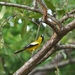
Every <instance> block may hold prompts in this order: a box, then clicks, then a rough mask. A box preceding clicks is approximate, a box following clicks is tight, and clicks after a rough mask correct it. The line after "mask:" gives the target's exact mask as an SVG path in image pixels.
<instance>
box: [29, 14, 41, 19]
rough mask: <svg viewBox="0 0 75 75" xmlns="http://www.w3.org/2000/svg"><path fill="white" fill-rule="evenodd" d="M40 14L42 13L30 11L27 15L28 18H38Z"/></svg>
mask: <svg viewBox="0 0 75 75" xmlns="http://www.w3.org/2000/svg"><path fill="white" fill-rule="evenodd" d="M41 16H42V15H41V14H39V13H30V15H29V17H30V18H35V19H37V18H40V17H41Z"/></svg>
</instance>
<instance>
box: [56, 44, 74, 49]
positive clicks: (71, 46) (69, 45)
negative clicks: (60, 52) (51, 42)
mask: <svg viewBox="0 0 75 75" xmlns="http://www.w3.org/2000/svg"><path fill="white" fill-rule="evenodd" d="M57 48H58V49H75V44H66V45H57Z"/></svg>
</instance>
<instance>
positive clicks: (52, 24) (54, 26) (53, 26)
mask: <svg viewBox="0 0 75 75" xmlns="http://www.w3.org/2000/svg"><path fill="white" fill-rule="evenodd" d="M39 3H40V2H39ZM0 5H2V6H10V7H17V8H22V9H26V10H29V11H33V12H37V13H40V14H43V12H42V11H40V10H39V9H35V8H34V7H29V6H25V5H20V4H13V3H7V2H0ZM43 7H44V9H43V11H44V13H45V14H44V16H43V18H44V19H45V17H48V18H50V19H51V20H52V21H53V22H54V23H51V22H49V23H48V21H46V23H47V24H49V26H51V28H52V29H53V30H54V31H55V32H56V33H57V34H58V31H59V29H58V28H57V27H56V25H59V26H61V23H60V22H59V21H58V20H57V19H55V18H54V17H53V16H51V15H50V14H47V9H46V7H45V6H44V4H43ZM45 10H46V11H45ZM46 15H47V16H46ZM55 24H56V25H55ZM59 32H60V31H59Z"/></svg>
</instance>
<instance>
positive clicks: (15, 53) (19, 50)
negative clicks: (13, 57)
mask: <svg viewBox="0 0 75 75" xmlns="http://www.w3.org/2000/svg"><path fill="white" fill-rule="evenodd" d="M24 50H25V48H23V49H21V50H19V51H16V52H15V53H14V54H17V53H20V52H22V51H24Z"/></svg>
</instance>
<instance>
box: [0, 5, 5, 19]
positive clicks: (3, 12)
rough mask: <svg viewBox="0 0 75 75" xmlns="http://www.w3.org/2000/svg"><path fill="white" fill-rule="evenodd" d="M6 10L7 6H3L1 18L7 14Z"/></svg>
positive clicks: (0, 13)
mask: <svg viewBox="0 0 75 75" xmlns="http://www.w3.org/2000/svg"><path fill="white" fill-rule="evenodd" d="M5 11H6V7H5V6H2V9H1V12H0V19H2V18H3V16H4V14H5Z"/></svg>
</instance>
